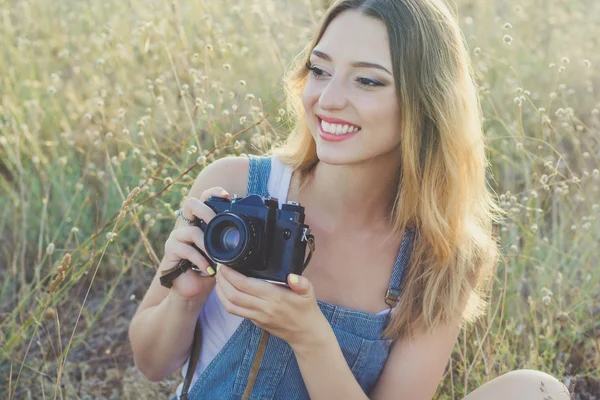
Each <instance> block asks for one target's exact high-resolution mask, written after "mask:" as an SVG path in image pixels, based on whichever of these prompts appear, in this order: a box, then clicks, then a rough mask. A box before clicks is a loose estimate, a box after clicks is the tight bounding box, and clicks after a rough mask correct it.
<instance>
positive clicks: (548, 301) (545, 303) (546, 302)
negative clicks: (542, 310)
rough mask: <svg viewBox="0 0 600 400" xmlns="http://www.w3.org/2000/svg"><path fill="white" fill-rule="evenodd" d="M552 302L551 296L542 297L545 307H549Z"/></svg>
mask: <svg viewBox="0 0 600 400" xmlns="http://www.w3.org/2000/svg"><path fill="white" fill-rule="evenodd" d="M551 301H552V299H551V298H550V296H544V297H542V303H544V305H545V306H547V305H549V304H550V302H551Z"/></svg>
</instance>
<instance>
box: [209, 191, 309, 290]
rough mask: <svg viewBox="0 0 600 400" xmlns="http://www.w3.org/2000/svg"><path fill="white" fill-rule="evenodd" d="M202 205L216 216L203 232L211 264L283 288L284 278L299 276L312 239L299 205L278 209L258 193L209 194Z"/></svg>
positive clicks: (290, 203) (289, 204) (272, 200)
mask: <svg viewBox="0 0 600 400" xmlns="http://www.w3.org/2000/svg"><path fill="white" fill-rule="evenodd" d="M204 203H205V204H206V205H208V206H209V207H210V208H211V209H213V211H214V212H215V213H216V214H217V215H216V216H215V217H214V218H213V219H212V220H211V221H210V222H209V223H208V225H206V227H205V229H204V247H205V249H206V253H207V255H208V256H209V257H210V258H211V259H212V260H213V261H215V262H217V263H221V264H224V265H227V266H230V267H232V268H234V269H236V270H237V271H239V272H240V273H242V274H244V275H246V276H249V277H253V278H259V279H264V280H267V281H269V282H273V283H278V284H283V285H287V276H288V274H290V273H293V274H297V275H301V274H302V272H303V271H304V268H305V261H304V258H305V252H306V246H307V243H308V240H309V239H308V238H309V237H311V238H312V236H310V231H309V227H308V225H306V224H304V207H302V206H301V205H300V204H299V203H295V202H287V203H286V204H283V205H282V206H281V208H279V203H278V200H277V199H276V198H274V197H267V198H264V197H262V196H259V195H250V196H247V197H243V198H238V197H237V196H234V197H233V198H231V199H227V198H222V197H216V196H211V197H210V198H209V199H208V200H206V201H205V202H204Z"/></svg>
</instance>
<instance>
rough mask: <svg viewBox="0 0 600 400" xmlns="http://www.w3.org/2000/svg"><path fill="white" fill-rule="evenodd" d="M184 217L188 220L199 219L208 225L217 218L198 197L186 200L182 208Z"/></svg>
mask: <svg viewBox="0 0 600 400" xmlns="http://www.w3.org/2000/svg"><path fill="white" fill-rule="evenodd" d="M181 210H182V211H183V216H184V217H185V218H187V219H190V220H192V221H195V220H196V219H197V218H200V219H202V220H204V222H206V223H208V221H210V220H211V219H213V217H214V216H215V212H214V211H213V210H212V209H211V208H210V207H209V206H207V205H206V204H204V202H203V201H202V200H200V199H198V198H196V197H188V198H187V199H185V200H184V202H183V206H182V207H181Z"/></svg>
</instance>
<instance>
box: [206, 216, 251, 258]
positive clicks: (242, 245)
mask: <svg viewBox="0 0 600 400" xmlns="http://www.w3.org/2000/svg"><path fill="white" fill-rule="evenodd" d="M259 244H260V237H259V230H258V229H257V228H256V226H255V225H254V224H253V223H252V220H251V219H250V218H248V217H247V216H245V215H242V214H234V213H229V212H224V213H221V214H217V215H216V216H215V217H214V218H213V219H212V220H211V221H210V222H209V224H208V225H207V227H206V231H205V232H204V247H205V248H206V252H207V254H208V256H209V257H210V258H212V259H213V260H214V261H215V262H218V263H221V264H225V265H229V266H236V265H238V264H242V263H244V262H247V261H248V260H249V259H251V258H253V257H255V256H256V255H257V253H258V251H257V250H258V248H259Z"/></svg>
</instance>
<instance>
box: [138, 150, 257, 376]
mask: <svg viewBox="0 0 600 400" xmlns="http://www.w3.org/2000/svg"><path fill="white" fill-rule="evenodd" d="M248 165H249V161H248V159H247V158H241V157H236V158H234V157H230V158H223V159H220V160H217V161H215V162H213V163H212V164H210V165H209V166H208V167H206V168H205V169H204V170H203V171H202V172H201V173H200V174H199V175H198V177H197V178H196V180H195V182H194V184H193V185H192V188H191V189H190V193H189V196H190V197H195V198H198V199H199V198H201V197H202V195H203V193H205V191H207V190H208V189H209V188H215V187H217V186H221V187H223V188H224V189H225V190H226V191H227V192H229V193H231V194H238V195H240V196H245V195H246V192H247V180H248ZM215 195H218V193H215ZM205 220H206V219H205ZM206 221H208V220H206ZM179 225H180V222H179V221H178V222H177V224H176V225H175V229H177V228H178V227H179ZM186 247H187V246H186ZM189 248H190V249H192V247H191V246H189ZM196 256H197V257H199V258H201V257H202V256H201V255H200V253H197V255H196ZM164 264H165V258H163V260H162V261H161V266H159V270H158V271H157V273H156V275H155V277H154V279H153V280H152V283H151V284H150V287H149V288H148V291H147V292H146V294H145V296H144V298H143V300H142V301H141V303H140V305H139V307H138V310H137V311H136V314H135V315H134V317H133V319H132V321H131V324H130V326H129V340H130V342H131V348H132V350H133V357H134V361H135V365H136V367H137V368H138V369H139V370H140V371H141V372H142V373H143V374H144V375H145V376H146V377H147V378H148V379H150V380H154V381H158V380H161V379H162V378H164V377H165V376H168V375H169V374H171V373H172V372H174V371H175V370H177V368H179V367H181V366H182V365H183V364H184V363H185V361H186V360H187V358H188V357H189V352H190V349H191V345H192V338H193V334H194V327H195V325H196V320H197V318H198V314H199V313H200V310H201V309H202V306H203V305H204V303H205V302H206V299H207V298H208V296H209V294H210V292H211V291H212V289H213V288H214V281H213V280H212V279H210V278H201V277H199V276H196V275H194V274H195V272H193V271H190V270H188V271H186V272H185V273H184V274H182V275H181V276H179V277H178V278H177V279H176V280H175V281H174V282H173V283H174V286H173V288H171V289H166V288H164V287H162V286H161V285H160V275H161V272H160V271H162V270H164V269H166V268H168V267H169V268H170V266H167V265H164ZM196 281H197V282H196ZM194 285H196V286H194ZM198 285H200V286H198ZM176 289H177V290H176ZM178 290H179V293H178ZM190 292H193V293H197V294H195V295H194V296H193V298H186V296H185V295H184V296H182V295H181V293H184V294H185V293H190Z"/></svg>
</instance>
